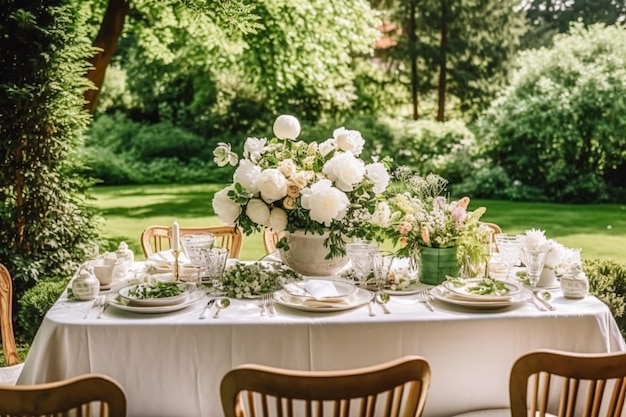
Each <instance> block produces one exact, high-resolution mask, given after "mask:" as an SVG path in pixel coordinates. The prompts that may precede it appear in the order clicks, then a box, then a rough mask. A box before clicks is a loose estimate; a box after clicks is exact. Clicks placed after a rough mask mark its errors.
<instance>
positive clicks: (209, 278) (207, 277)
mask: <svg viewBox="0 0 626 417" xmlns="http://www.w3.org/2000/svg"><path fill="white" fill-rule="evenodd" d="M227 260H228V249H226V248H212V249H211V250H210V251H209V252H208V257H207V263H206V265H205V271H204V274H203V275H202V277H201V278H200V282H202V283H206V284H212V285H213V286H217V284H219V282H220V280H221V278H222V275H223V274H224V269H226V261H227Z"/></svg>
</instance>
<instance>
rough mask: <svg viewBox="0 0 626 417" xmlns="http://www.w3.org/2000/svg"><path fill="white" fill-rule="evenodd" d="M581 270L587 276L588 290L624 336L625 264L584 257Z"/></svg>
mask: <svg viewBox="0 0 626 417" xmlns="http://www.w3.org/2000/svg"><path fill="white" fill-rule="evenodd" d="M583 270H584V271H585V274H586V275H587V278H589V292H590V293H591V294H593V295H595V296H596V297H598V299H600V300H601V301H603V302H604V303H605V304H606V305H607V306H608V307H609V309H610V310H611V314H613V317H615V321H616V322H617V325H618V326H619V328H620V331H621V332H622V335H624V336H625V337H626V317H625V316H624V308H625V306H626V265H625V264H622V263H619V262H616V261H610V260H601V259H592V260H588V259H586V260H585V261H584V264H583Z"/></svg>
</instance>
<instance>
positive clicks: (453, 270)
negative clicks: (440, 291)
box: [419, 246, 459, 285]
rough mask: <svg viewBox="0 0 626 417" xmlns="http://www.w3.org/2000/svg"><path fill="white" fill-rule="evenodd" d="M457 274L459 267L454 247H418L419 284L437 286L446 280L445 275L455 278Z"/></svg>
mask: <svg viewBox="0 0 626 417" xmlns="http://www.w3.org/2000/svg"><path fill="white" fill-rule="evenodd" d="M458 273H459V265H458V263H457V259H456V247H452V248H429V247H426V246H420V251H419V277H420V282H423V283H424V284H430V285H439V284H441V283H442V282H444V281H445V280H446V275H450V276H453V277H456V276H458Z"/></svg>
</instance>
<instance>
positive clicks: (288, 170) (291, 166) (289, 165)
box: [278, 159, 296, 178]
mask: <svg viewBox="0 0 626 417" xmlns="http://www.w3.org/2000/svg"><path fill="white" fill-rule="evenodd" d="M278 170H279V171H280V172H282V173H283V175H284V176H285V177H287V178H289V177H291V176H292V175H293V174H295V173H296V164H295V163H294V162H293V160H291V159H285V160H284V161H280V162H279V163H278Z"/></svg>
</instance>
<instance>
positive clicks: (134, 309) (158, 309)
mask: <svg viewBox="0 0 626 417" xmlns="http://www.w3.org/2000/svg"><path fill="white" fill-rule="evenodd" d="M202 300H204V293H203V292H201V291H198V292H197V293H192V294H191V295H190V296H189V297H188V298H187V299H186V300H185V301H183V302H181V303H178V304H172V305H165V306H136V305H128V304H126V303H125V302H124V301H119V300H118V299H117V297H110V298H109V304H110V305H112V306H113V307H115V308H119V309H120V310H124V311H130V312H131V313H141V314H159V313H171V312H173V311H178V310H182V309H183V308H185V307H189V306H190V305H192V304H195V303H197V302H198V301H202Z"/></svg>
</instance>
